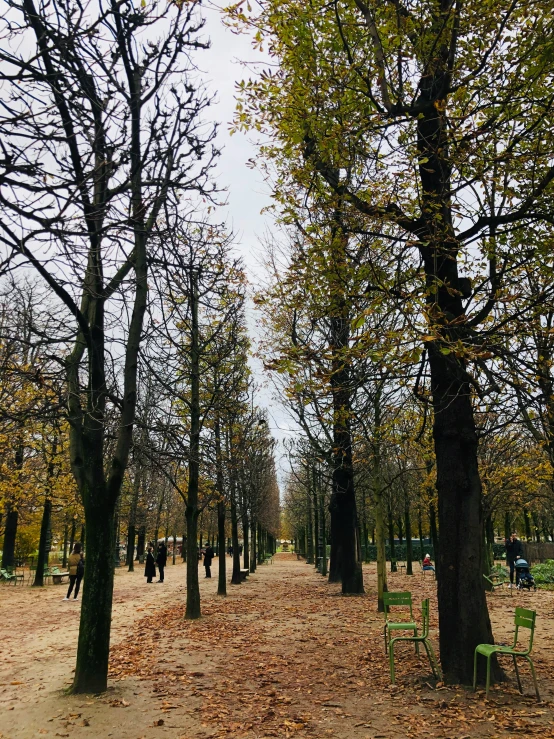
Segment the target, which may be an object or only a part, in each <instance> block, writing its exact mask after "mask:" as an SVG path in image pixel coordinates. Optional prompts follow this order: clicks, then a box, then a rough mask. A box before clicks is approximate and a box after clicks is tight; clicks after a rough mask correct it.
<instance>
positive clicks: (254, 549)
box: [250, 517, 258, 572]
mask: <svg viewBox="0 0 554 739" xmlns="http://www.w3.org/2000/svg"><path fill="white" fill-rule="evenodd" d="M256 528H257V525H256V520H255V519H254V517H252V520H251V524H250V533H251V536H252V551H251V553H250V572H256V556H257V551H258V549H257V542H256Z"/></svg>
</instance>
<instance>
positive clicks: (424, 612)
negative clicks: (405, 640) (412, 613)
mask: <svg viewBox="0 0 554 739" xmlns="http://www.w3.org/2000/svg"><path fill="white" fill-rule="evenodd" d="M421 617H422V619H423V625H422V634H421V635H422V637H423V638H424V639H427V637H428V636H429V598H425V600H422V601H421Z"/></svg>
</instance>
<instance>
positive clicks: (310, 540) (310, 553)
mask: <svg viewBox="0 0 554 739" xmlns="http://www.w3.org/2000/svg"><path fill="white" fill-rule="evenodd" d="M306 519H307V521H308V525H307V527H306V537H307V545H308V550H307V552H306V564H309V565H311V564H313V562H314V536H313V523H312V495H311V490H310V488H309V487H308V491H307V494H306Z"/></svg>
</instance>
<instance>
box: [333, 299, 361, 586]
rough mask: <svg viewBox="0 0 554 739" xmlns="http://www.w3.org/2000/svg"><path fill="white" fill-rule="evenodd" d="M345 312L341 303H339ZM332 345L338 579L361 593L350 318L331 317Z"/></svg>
mask: <svg viewBox="0 0 554 739" xmlns="http://www.w3.org/2000/svg"><path fill="white" fill-rule="evenodd" d="M341 308H342V310H341V312H342V313H344V306H341ZM331 335H332V339H331V344H332V347H333V359H332V366H333V373H332V375H331V388H332V392H333V493H334V495H335V505H334V506H333V510H334V512H335V516H336V518H337V520H336V524H337V529H336V535H337V536H338V539H339V541H340V544H339V549H340V560H341V582H342V592H343V594H345V595H347V594H361V593H363V592H364V579H363V574H362V562H361V559H360V553H361V547H360V541H359V527H358V517H357V512H356V495H355V490H354V468H353V464H352V437H351V431H350V416H351V408H350V392H351V389H350V388H351V382H350V371H349V366H348V363H347V359H346V358H345V357H344V356H343V351H344V350H345V349H346V348H347V347H348V345H349V337H350V321H349V320H348V318H346V317H333V318H332V319H331Z"/></svg>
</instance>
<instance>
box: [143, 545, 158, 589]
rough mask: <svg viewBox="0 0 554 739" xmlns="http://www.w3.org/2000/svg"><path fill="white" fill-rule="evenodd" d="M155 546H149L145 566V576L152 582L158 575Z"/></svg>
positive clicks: (148, 581) (147, 580)
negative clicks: (154, 552)
mask: <svg viewBox="0 0 554 739" xmlns="http://www.w3.org/2000/svg"><path fill="white" fill-rule="evenodd" d="M152 552H153V548H152V547H151V546H149V547H148V553H147V555H146V565H145V567H144V577H145V578H146V582H147V583H151V582H152V578H153V577H156V563H155V562H154V555H153V553H152Z"/></svg>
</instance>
